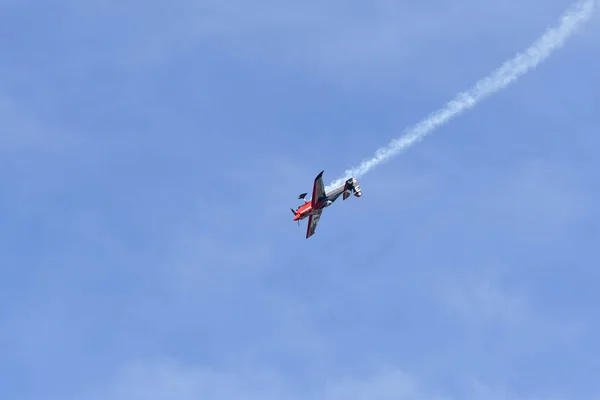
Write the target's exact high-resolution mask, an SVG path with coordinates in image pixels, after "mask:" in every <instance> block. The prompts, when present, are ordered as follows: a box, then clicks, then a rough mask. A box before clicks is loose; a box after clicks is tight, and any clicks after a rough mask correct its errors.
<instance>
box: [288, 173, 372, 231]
mask: <svg viewBox="0 0 600 400" xmlns="http://www.w3.org/2000/svg"><path fill="white" fill-rule="evenodd" d="M323 172H325V171H321V173H320V174H319V175H317V177H316V178H315V183H314V185H313V192H312V198H311V200H310V201H307V200H306V199H305V197H306V195H307V194H308V193H302V194H301V195H300V196H298V199H303V200H304V204H303V205H301V206H300V207H298V208H297V209H296V210H294V209H293V208H291V210H292V213H293V214H294V221H299V220H301V219H304V218H306V217H308V226H307V228H306V238H307V239H308V238H309V237H311V236H312V235H313V234H314V233H315V230H316V229H317V224H318V223H319V219H320V218H321V214H322V213H323V209H324V208H325V207H329V206H330V205H331V204H332V203H333V202H334V201H336V200H337V198H338V197H339V196H340V195H342V197H343V199H344V200H346V199H347V198H348V197H350V195H351V194H353V195H355V196H356V197H360V196H362V192H361V190H360V186H359V185H358V181H357V180H356V179H355V178H349V179H347V180H346V182H344V184H343V185H342V186H339V187H337V188H335V189H331V190H330V191H328V192H325V186H324V185H323Z"/></svg>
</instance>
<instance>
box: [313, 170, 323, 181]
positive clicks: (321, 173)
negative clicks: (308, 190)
mask: <svg viewBox="0 0 600 400" xmlns="http://www.w3.org/2000/svg"><path fill="white" fill-rule="evenodd" d="M323 172H325V170H323V171H321V172H319V175H317V177H316V178H315V179H319V178H321V177H322V176H323Z"/></svg>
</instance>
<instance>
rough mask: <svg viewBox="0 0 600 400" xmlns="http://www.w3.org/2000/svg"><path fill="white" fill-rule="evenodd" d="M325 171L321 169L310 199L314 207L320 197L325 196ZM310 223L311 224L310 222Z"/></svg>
mask: <svg viewBox="0 0 600 400" xmlns="http://www.w3.org/2000/svg"><path fill="white" fill-rule="evenodd" d="M323 172H325V171H321V173H320V174H319V175H317V177H316V178H315V183H314V185H313V193H312V199H310V201H311V203H312V206H313V207H314V206H315V205H316V204H317V203H318V202H319V200H320V199H322V198H323V197H325V185H323ZM308 225H309V226H310V224H308Z"/></svg>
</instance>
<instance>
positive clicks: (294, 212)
mask: <svg viewBox="0 0 600 400" xmlns="http://www.w3.org/2000/svg"><path fill="white" fill-rule="evenodd" d="M290 210H292V214H294V216H295V215H296V211H294V209H293V208H290ZM298 226H300V220H298Z"/></svg>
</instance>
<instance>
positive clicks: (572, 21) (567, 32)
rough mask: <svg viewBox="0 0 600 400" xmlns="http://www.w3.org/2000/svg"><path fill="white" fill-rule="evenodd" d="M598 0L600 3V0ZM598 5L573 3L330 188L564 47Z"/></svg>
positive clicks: (408, 142)
mask: <svg viewBox="0 0 600 400" xmlns="http://www.w3.org/2000/svg"><path fill="white" fill-rule="evenodd" d="M597 1H598V5H600V0H597ZM595 6H596V4H595V0H587V1H582V2H578V3H575V4H573V5H571V6H570V7H569V8H568V9H567V11H565V13H564V14H563V15H562V16H561V17H560V24H559V25H558V26H556V27H554V28H551V29H549V30H547V31H546V33H544V35H543V36H542V37H540V38H539V39H538V40H536V41H535V42H534V43H533V44H532V45H531V46H530V47H529V48H528V49H527V50H525V51H524V52H523V53H520V54H517V55H516V56H515V57H513V58H512V59H511V60H509V61H507V62H505V63H504V64H503V65H502V66H501V67H500V68H498V69H497V70H496V71H494V72H493V73H492V74H491V75H489V76H488V77H486V78H483V79H481V80H480V81H479V82H477V83H476V84H475V85H474V86H473V87H471V89H469V90H468V91H466V92H462V93H459V94H458V95H457V96H456V97H455V98H454V99H453V100H452V101H450V102H449V103H447V104H446V105H445V106H444V107H443V108H441V109H440V110H438V111H436V112H434V113H432V114H430V115H429V116H428V117H427V118H426V119H424V120H422V121H421V122H419V123H418V124H417V125H415V126H413V127H411V128H409V129H407V130H405V133H404V135H403V136H401V137H399V138H398V139H394V140H392V141H391V142H390V143H389V144H388V145H387V146H385V147H382V148H380V149H379V150H377V151H376V152H375V156H374V157H373V158H371V159H370V160H367V161H363V162H362V163H361V164H360V165H359V166H358V167H354V168H351V169H349V170H346V171H345V177H344V178H340V179H338V180H336V181H333V182H332V183H331V184H330V185H329V186H328V187H327V190H329V189H330V188H332V187H335V186H339V185H341V184H342V183H343V182H344V180H346V179H348V178H349V177H351V176H354V177H355V178H358V177H360V176H362V175H364V174H366V173H367V172H369V171H370V170H371V169H372V168H374V167H375V166H377V165H378V164H380V163H381V162H383V161H385V160H387V159H389V158H390V157H392V156H394V155H396V154H397V153H399V152H400V151H402V150H404V149H406V148H407V147H409V146H411V145H412V144H414V143H416V142H417V141H419V140H421V139H423V138H424V137H425V136H427V135H428V134H430V133H431V132H432V131H433V130H434V129H436V128H439V127H440V126H442V125H444V124H446V123H447V122H448V121H449V120H450V119H451V118H453V117H456V116H457V115H459V114H460V113H462V112H463V111H466V110H467V109H469V108H472V107H473V106H475V105H476V104H477V103H479V102H480V101H481V100H483V99H484V98H486V97H487V96H490V95H492V94H494V93H496V92H498V91H500V90H502V89H504V88H505V87H506V86H508V85H509V84H511V83H512V82H514V81H515V80H517V79H518V78H519V77H520V76H522V75H524V74H525V73H526V72H528V71H529V70H530V69H532V68H534V67H536V66H537V65H538V64H539V63H540V62H542V61H544V60H545V59H546V58H547V57H548V56H550V55H551V54H552V53H553V52H554V51H555V50H557V49H558V48H560V47H561V46H562V45H563V44H564V43H565V42H566V40H567V39H569V38H570V37H571V36H572V35H573V34H574V33H575V32H576V31H577V29H578V28H580V27H581V26H582V25H583V23H584V22H586V21H587V20H588V19H589V18H590V17H591V16H592V15H593V12H594V8H595Z"/></svg>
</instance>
